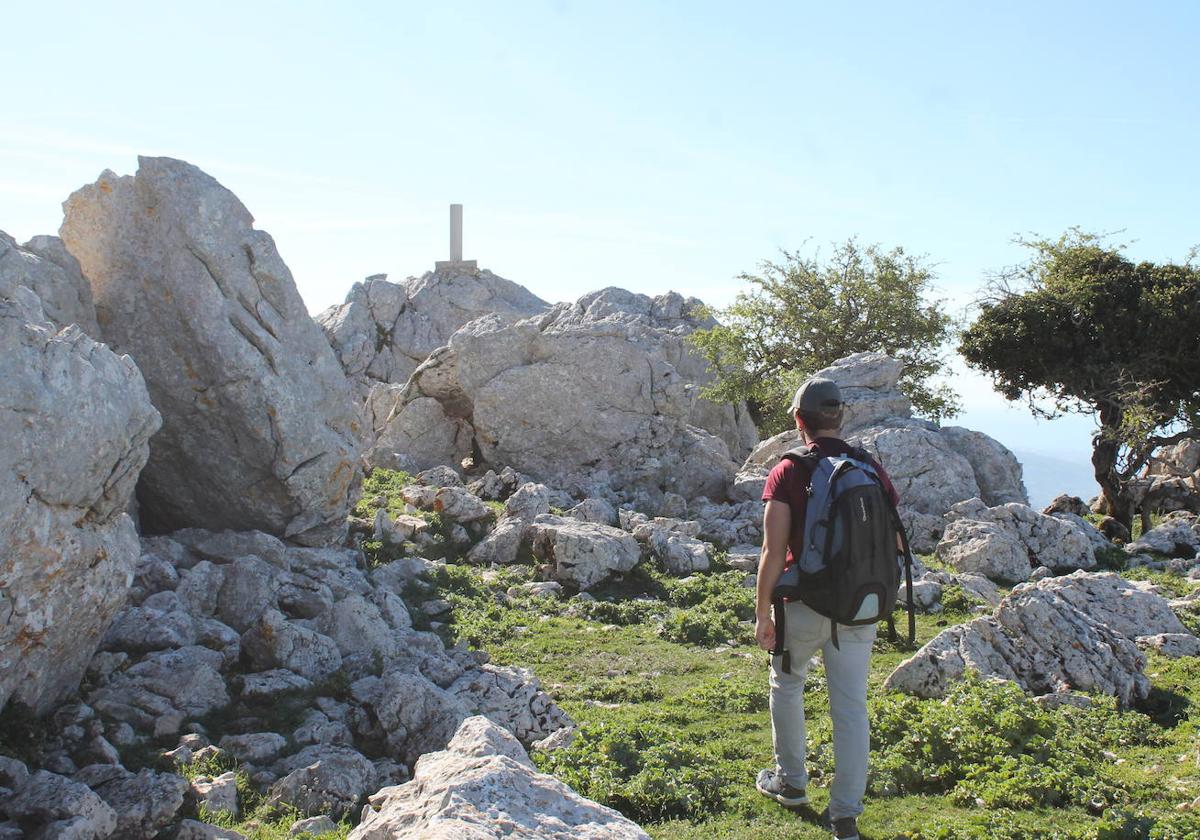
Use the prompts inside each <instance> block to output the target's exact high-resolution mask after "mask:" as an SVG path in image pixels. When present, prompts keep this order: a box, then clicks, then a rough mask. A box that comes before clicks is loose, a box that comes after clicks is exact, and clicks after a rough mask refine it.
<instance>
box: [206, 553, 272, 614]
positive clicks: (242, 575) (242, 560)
mask: <svg viewBox="0 0 1200 840" xmlns="http://www.w3.org/2000/svg"><path fill="white" fill-rule="evenodd" d="M276 575H277V570H276V569H275V568H274V567H273V566H271V565H270V564H269V563H265V562H263V561H262V560H259V559H258V558H257V557H239V558H238V559H237V560H235V561H233V562H232V563H230V564H229V565H228V566H226V567H225V579H224V580H223V581H222V583H221V593H220V595H219V596H218V598H217V618H219V619H220V620H221V621H223V622H224V623H225V624H228V625H229V626H230V627H232V628H234V629H235V630H237V631H238V632H239V633H244V632H246V630H248V629H249V628H250V627H251V626H253V624H254V623H255V622H256V621H258V619H259V618H260V617H261V616H262V614H263V613H264V612H266V611H267V610H268V609H273V608H274V607H275V606H276V605H277V604H276V598H275V592H276V588H275V586H276Z"/></svg>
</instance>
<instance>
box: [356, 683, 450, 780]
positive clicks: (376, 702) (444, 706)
mask: <svg viewBox="0 0 1200 840" xmlns="http://www.w3.org/2000/svg"><path fill="white" fill-rule="evenodd" d="M457 677H458V675H455V677H454V678H455V679H457ZM352 689H353V690H354V693H355V697H356V699H357V700H358V702H359V703H360V705H362V706H363V707H365V708H367V709H369V710H370V712H371V713H372V715H373V717H374V720H375V721H376V722H377V723H378V726H379V733H378V734H379V735H381V736H382V737H383V740H384V743H385V747H386V749H387V751H388V754H389V755H390V756H391V757H393V758H396V759H398V760H399V761H402V762H404V763H405V764H409V765H411V764H412V763H413V762H414V761H416V760H417V758H418V757H419V756H421V755H423V754H424V753H427V752H430V751H432V750H438V749H441V748H442V747H444V746H445V745H446V743H447V742H448V741H449V740H450V738H451V737H452V736H453V735H454V732H455V730H456V729H457V728H458V725H459V724H460V723H461V722H462V720H463V718H465V717H466V716H467V711H466V708H465V707H464V705H463V703H462V701H461V700H460V699H459V698H458V697H457V696H456V695H454V694H452V693H450V692H448V691H446V690H445V689H442V688H439V687H438V686H436V685H434V684H433V683H432V682H430V681H429V680H428V679H425V678H424V677H423V676H420V675H418V674H413V673H408V672H406V671H405V670H403V669H402V668H400V667H393V668H390V669H389V670H387V671H385V672H384V674H383V676H382V677H368V678H366V679H363V680H359V681H358V682H356V683H354V684H353V686H352ZM368 734H369V733H368Z"/></svg>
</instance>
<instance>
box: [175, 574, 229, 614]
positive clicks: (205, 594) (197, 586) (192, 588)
mask: <svg viewBox="0 0 1200 840" xmlns="http://www.w3.org/2000/svg"><path fill="white" fill-rule="evenodd" d="M224 585H225V569H224V568H223V567H222V566H218V565H215V564H213V563H210V562H209V561H207V560H201V561H200V562H199V563H197V564H196V565H194V566H192V567H191V568H190V569H185V570H184V572H183V574H181V575H180V577H179V585H178V586H177V587H175V594H176V595H178V596H179V600H180V601H182V602H183V605H184V608H185V609H186V610H187V611H188V612H189V613H190V614H191V615H193V616H195V617H197V618H206V617H211V616H212V615H213V614H214V613H215V612H216V611H217V600H218V598H219V597H220V595H221V589H222V587H223V586H224Z"/></svg>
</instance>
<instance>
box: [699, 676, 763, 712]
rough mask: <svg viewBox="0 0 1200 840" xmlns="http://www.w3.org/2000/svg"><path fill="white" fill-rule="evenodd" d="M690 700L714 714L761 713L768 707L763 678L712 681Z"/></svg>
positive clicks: (735, 678)
mask: <svg viewBox="0 0 1200 840" xmlns="http://www.w3.org/2000/svg"><path fill="white" fill-rule="evenodd" d="M691 699H692V700H693V701H694V702H696V703H699V704H700V705H702V706H705V707H707V708H708V709H711V710H712V711H714V712H737V713H740V714H746V713H750V712H761V711H763V710H765V709H766V708H767V707H768V706H769V705H770V695H769V693H768V691H767V681H766V679H765V677H764V678H763V679H758V680H749V679H746V678H744V677H732V678H729V679H720V680H714V681H713V682H711V683H709V684H708V685H706V686H704V687H703V688H701V689H700V690H698V691H697V692H695V694H693V695H692V697H691Z"/></svg>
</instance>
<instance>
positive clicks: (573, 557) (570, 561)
mask: <svg viewBox="0 0 1200 840" xmlns="http://www.w3.org/2000/svg"><path fill="white" fill-rule="evenodd" d="M525 538H526V539H527V540H529V542H530V543H531V545H532V548H533V555H534V556H535V557H537V558H538V559H539V560H542V561H543V562H545V563H546V564H547V565H549V566H550V567H551V569H552V572H551V573H552V575H553V576H554V578H555V579H556V580H558V581H560V582H562V583H570V584H572V585H574V586H577V587H579V588H580V589H588V588H589V587H591V586H595V585H596V584H597V583H600V582H601V581H602V580H605V579H606V578H608V577H609V576H610V575H612V574H614V573H620V572H628V571H630V570H631V569H632V568H633V567H634V566H636V565H637V564H638V561H639V560H641V551H640V549H639V548H638V544H637V542H636V541H635V540H634V539H633V537H631V536H629V534H626V533H625V532H624V531H621V530H618V529H617V528H610V527H609V526H607V525H596V524H594V523H591V522H580V521H579V520H578V519H569V518H563V517H558V516H553V515H551V514H544V515H542V516H539V517H537V518H536V519H534V520H533V522H531V523H529V524H528V525H527V526H526V528H525Z"/></svg>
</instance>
